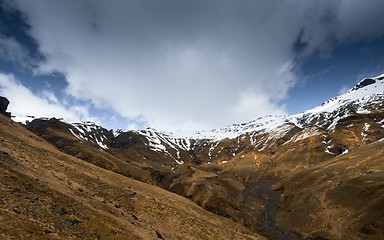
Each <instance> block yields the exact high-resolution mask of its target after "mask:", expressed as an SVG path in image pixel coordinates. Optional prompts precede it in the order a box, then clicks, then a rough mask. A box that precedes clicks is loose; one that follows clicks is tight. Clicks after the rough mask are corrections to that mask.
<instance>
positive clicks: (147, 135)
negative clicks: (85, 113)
mask: <svg viewBox="0 0 384 240" xmlns="http://www.w3.org/2000/svg"><path fill="white" fill-rule="evenodd" d="M375 109H378V110H383V109H384V74H383V75H380V76H378V77H375V78H365V79H363V80H361V81H360V82H359V83H357V84H356V86H354V87H353V88H351V89H350V90H349V91H348V92H346V93H345V94H342V95H339V96H337V97H334V98H332V99H330V100H328V101H326V102H324V103H323V104H322V105H320V106H318V107H315V108H313V109H310V110H307V111H305V112H302V113H299V114H295V115H282V116H272V115H269V116H265V117H260V118H258V119H255V120H253V121H250V122H247V123H242V124H233V125H231V126H227V127H224V128H221V129H212V130H209V131H206V130H204V131H196V132H183V131H175V132H164V131H158V130H156V129H154V128H147V129H143V130H131V131H128V132H124V131H123V130H110V131H108V130H106V129H104V128H102V127H100V126H97V125H96V124H94V123H91V122H82V123H72V124H68V125H69V127H68V128H69V131H70V132H71V133H72V134H73V135H74V136H75V137H76V138H78V139H80V140H81V141H88V142H90V143H92V144H97V145H98V146H99V148H100V149H103V150H107V149H108V148H109V147H110V146H111V144H112V142H113V141H114V139H117V138H119V136H120V135H121V134H124V133H131V134H134V135H138V136H141V137H142V138H143V139H145V141H144V142H143V144H144V145H145V146H146V147H147V148H149V149H150V150H151V151H154V152H158V153H162V154H164V155H166V156H168V157H170V158H171V159H173V160H174V161H175V162H176V163H177V164H182V163H183V162H184V160H183V157H182V156H181V155H182V154H181V152H184V153H185V152H187V153H188V152H193V151H194V150H195V149H196V148H205V147H207V148H208V149H209V150H208V152H207V154H208V156H209V159H211V157H213V153H214V152H215V151H216V150H217V148H219V147H218V143H219V142H221V141H223V140H224V139H231V140H233V141H240V140H239V139H240V138H247V139H248V140H249V142H250V144H251V145H252V146H253V147H254V148H255V149H258V151H263V150H265V149H266V146H267V145H268V146H272V145H274V144H275V141H277V140H279V139H280V140H279V142H280V143H279V144H282V145H284V144H286V143H288V142H290V141H293V142H295V141H299V140H302V139H305V138H308V137H311V136H314V135H321V133H322V132H323V131H327V132H330V131H333V130H334V129H335V127H336V126H337V125H338V124H339V122H340V121H341V120H342V119H345V118H347V117H348V116H351V115H353V114H369V113H370V112H371V111H375ZM290 132H293V133H292V134H293V135H292V134H291V135H292V136H291V135H290V137H286V138H284V139H281V138H282V136H285V135H287V134H288V135H289V134H290ZM264 135H265V136H264ZM260 136H263V137H260ZM236 139H237V140H236ZM237 145H238V144H237ZM327 147H329V148H330V149H331V148H332V147H333V146H332V144H330V143H329V144H328V143H327ZM237 149H239V146H237V147H236V148H234V149H232V150H231V152H230V155H233V156H235V155H236V154H237V152H238V150H237ZM217 151H219V150H217ZM217 151H216V152H217ZM220 151H221V150H220ZM185 156H186V155H185V154H184V157H185Z"/></svg>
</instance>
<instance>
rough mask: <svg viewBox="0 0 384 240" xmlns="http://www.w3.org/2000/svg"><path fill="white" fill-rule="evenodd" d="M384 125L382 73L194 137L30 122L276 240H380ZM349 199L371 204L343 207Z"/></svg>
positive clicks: (78, 153) (70, 148)
mask: <svg viewBox="0 0 384 240" xmlns="http://www.w3.org/2000/svg"><path fill="white" fill-rule="evenodd" d="M383 124H384V75H381V76H378V77H375V78H366V79H363V80H362V81H361V82H359V83H358V84H357V85H356V86H355V87H353V88H352V89H351V90H350V91H348V92H347V93H345V94H343V95H340V96H337V97H335V98H333V99H330V100H329V101H327V102H325V103H323V104H322V105H321V106H319V107H316V108H314V109H311V110H308V111H306V112H303V113H300V114H296V115H291V116H266V117H262V118H259V119H256V120H254V121H251V122H248V123H244V124H234V125H232V126H228V127H226V128H222V129H215V130H211V131H200V132H196V133H192V134H185V133H182V132H174V133H166V132H162V131H158V130H155V129H151V128H149V129H145V130H139V131H127V132H120V133H119V134H115V133H114V132H113V131H108V130H106V129H104V128H102V127H100V126H96V125H95V124H92V123H89V122H88V123H75V124H70V123H64V122H62V121H60V120H57V119H50V120H44V119H37V120H34V121H32V122H31V123H29V124H27V126H26V127H27V128H28V129H29V130H31V131H32V132H34V133H36V134H38V135H39V136H41V137H43V138H45V139H46V140H48V141H49V142H50V143H52V144H54V145H55V146H56V147H57V148H59V149H60V150H61V151H63V152H65V153H68V154H70V155H72V156H75V157H76V158H79V159H82V160H85V161H87V162H90V163H92V164H94V165H97V166H99V167H102V168H104V169H108V170H111V171H113V172H116V173H119V174H120V175H123V176H126V177H129V178H133V179H137V180H139V181H141V182H145V183H150V184H153V185H157V186H160V187H162V188H163V189H166V190H168V191H171V192H174V193H177V194H179V195H181V196H184V197H186V198H189V199H191V200H193V201H194V202H195V203H197V204H198V205H200V206H202V207H203V208H204V209H206V210H209V211H210V212H213V213H215V214H218V215H221V216H224V217H227V218H230V219H233V220H234V221H237V222H239V223H242V224H243V225H244V226H246V227H247V228H248V229H251V230H252V231H255V232H258V233H262V234H264V235H266V236H268V237H269V238H272V239H301V238H304V237H305V238H317V239H346V238H348V239H361V238H362V237H367V238H368V237H370V238H372V239H374V238H377V239H380V238H381V237H383V236H384V235H383V234H384V233H383V232H382V230H380V229H383V228H381V226H383V221H384V218H383V217H382V216H384V212H383V211H381V210H378V211H376V210H375V209H377V206H378V204H379V203H380V202H382V201H383V198H382V194H381V190H380V189H381V187H382V186H381V183H380V182H382V181H380V179H381V178H382V177H384V168H383V166H382V164H381V161H373V160H370V159H371V158H370V157H368V156H369V152H370V151H372V155H374V156H375V158H376V159H383V156H382V152H383V150H384V148H383V145H382V141H383V139H384V130H383ZM372 173H374V174H373V175H370V176H365V174H372ZM355 178H356V179H355ZM354 184H355V185H354ZM366 187H368V188H369V189H371V190H369V191H368V192H366V191H365V190H364V189H365V188H366ZM352 188H353V189H354V190H353V191H352V190H351V189H352ZM335 189H338V190H337V191H336V190H335ZM355 190H356V191H355ZM356 194H358V196H356ZM348 198H353V199H359V201H360V202H366V203H367V204H368V205H364V208H362V207H363V206H360V205H359V204H357V203H356V204H355V205H353V204H352V205H350V204H346V203H345V201H344V200H343V199H348ZM362 209H364V211H362ZM367 214H368V215H367ZM340 218H342V219H340ZM299 220H300V221H299ZM348 222H350V224H347V223H348Z"/></svg>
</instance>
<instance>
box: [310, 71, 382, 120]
mask: <svg viewBox="0 0 384 240" xmlns="http://www.w3.org/2000/svg"><path fill="white" fill-rule="evenodd" d="M383 91H384V74H382V75H380V76H378V77H375V78H364V79H363V80H361V81H360V82H359V83H358V84H357V85H356V86H355V87H353V88H352V89H351V90H349V91H348V92H347V93H345V94H342V95H340V96H337V97H334V98H332V99H330V100H328V101H326V102H324V103H323V104H322V105H321V106H318V107H315V108H313V109H311V110H308V111H306V112H305V113H319V112H333V111H335V110H337V109H338V108H340V107H342V106H343V105H346V104H347V103H350V102H355V103H356V104H359V105H360V106H359V108H358V112H362V113H366V112H365V111H366V109H365V108H366V106H365V104H366V103H372V102H371V101H374V100H377V99H382V97H383Z"/></svg>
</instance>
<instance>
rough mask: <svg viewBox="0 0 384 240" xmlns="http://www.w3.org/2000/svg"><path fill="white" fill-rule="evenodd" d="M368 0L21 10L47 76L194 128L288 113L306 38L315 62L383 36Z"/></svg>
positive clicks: (42, 5) (171, 1)
mask: <svg viewBox="0 0 384 240" xmlns="http://www.w3.org/2000/svg"><path fill="white" fill-rule="evenodd" d="M364 2H366V3H367V4H365V5H362V4H361V1H350V0H348V1H347V0H344V1H298V0H296V1H295V0H290V1H288V0H287V1H283V0H281V1H270V0H268V1H246V0H244V1H229V0H220V1H219V0H217V1H214V0H212V1H207V0H204V1H202V0H201V1H200V0H194V1H186V0H185V1H184V0H167V1H155V0H153V1H151V0H144V1H142V0H141V1H133V0H132V1H118V0H114V1H97V0H89V1H85V0H84V1H74V0H72V1H53V0H49V1H48V0H46V1H44V0H41V1H17V7H18V8H19V9H20V10H21V11H23V12H24V13H25V14H26V16H27V17H28V21H29V24H30V25H31V27H32V29H31V32H30V33H31V35H32V36H33V37H34V38H35V39H36V40H37V41H38V43H39V45H40V51H41V52H42V53H43V54H44V56H45V57H46V60H47V61H46V62H44V63H43V64H41V65H40V67H39V69H38V70H39V71H40V73H42V74H44V73H50V72H53V71H59V72H62V73H64V74H65V75H66V79H67V81H68V83H69V87H68V89H67V91H68V93H69V94H71V95H73V96H75V97H76V98H80V99H88V100H91V101H93V102H94V103H95V104H97V105H98V106H101V107H112V108H114V110H115V111H117V112H119V113H121V114H122V115H124V116H127V117H131V118H132V117H140V118H141V119H142V118H144V119H145V120H146V121H148V123H149V124H150V125H152V126H155V127H159V128H170V127H172V128H173V127H174V126H175V125H176V126H178V127H179V128H183V127H186V128H187V127H212V126H221V125H225V124H229V123H233V122H239V121H248V120H251V119H253V118H255V117H258V116H261V115H265V114H282V113H284V107H283V105H282V104H281V103H282V100H284V98H285V97H286V96H287V93H288V91H289V89H290V88H291V87H292V86H294V84H295V82H296V80H297V78H296V76H295V74H294V71H293V69H294V67H295V59H296V58H297V57H298V55H297V52H295V51H294V50H293V49H294V48H293V46H294V43H295V42H296V43H297V40H298V38H299V36H301V37H300V39H299V40H300V42H301V44H302V46H305V47H303V48H302V52H301V55H302V56H308V55H310V54H312V53H314V52H316V51H328V52H330V51H331V50H332V47H333V46H334V44H335V43H336V44H337V43H342V42H343V41H347V40H348V41H351V40H353V39H355V40H361V39H364V38H368V37H373V36H380V35H382V34H383V30H382V29H380V27H378V26H377V25H374V24H373V22H377V23H382V20H383V17H381V16H380V15H379V16H377V17H376V18H374V17H371V16H370V15H369V13H367V12H373V13H376V12H377V9H380V8H381V9H383V7H384V4H383V1H364ZM367 5H369V6H367ZM362 10H363V11H364V13H362V12H361V11H362ZM356 16H358V19H359V20H357V19H356ZM363 17H365V19H363ZM366 24H370V25H374V26H369V27H364V26H365V25H366ZM354 26H355V27H356V28H355V27H354ZM379 26H380V25H379Z"/></svg>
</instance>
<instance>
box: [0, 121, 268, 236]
mask: <svg viewBox="0 0 384 240" xmlns="http://www.w3.org/2000/svg"><path fill="white" fill-rule="evenodd" d="M0 132H1V135H0V142H1V144H0V203H1V205H0V206H1V207H0V238H1V239H212V238H215V239H262V237H260V236H259V235H257V234H255V233H252V232H250V231H249V230H247V229H245V228H244V227H242V226H241V225H240V224H236V223H234V222H232V221H230V220H228V219H226V218H223V217H219V216H217V215H214V214H212V213H209V212H207V211H205V210H203V209H201V208H200V207H198V206H197V205H196V204H195V203H193V202H192V201H190V200H187V199H185V198H183V197H181V196H178V195H176V194H173V193H170V192H167V191H165V190H163V189H162V188H159V187H156V186H153V185H149V184H146V183H143V182H139V181H136V180H133V179H131V178H127V177H125V176H123V175H121V174H116V173H114V172H112V171H108V170H105V169H103V168H100V167H97V166H95V165H92V164H89V163H87V162H85V161H82V160H80V159H78V158H75V157H72V156H70V155H67V154H65V153H63V152H61V151H58V150H57V148H55V147H54V146H52V145H50V144H49V143H47V142H46V141H45V140H43V139H42V138H40V137H38V136H36V135H35V134H33V133H31V132H30V131H28V130H27V129H25V128H23V127H22V126H21V125H20V124H19V123H15V122H13V121H12V120H11V119H9V118H7V117H5V116H2V115H0Z"/></svg>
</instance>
